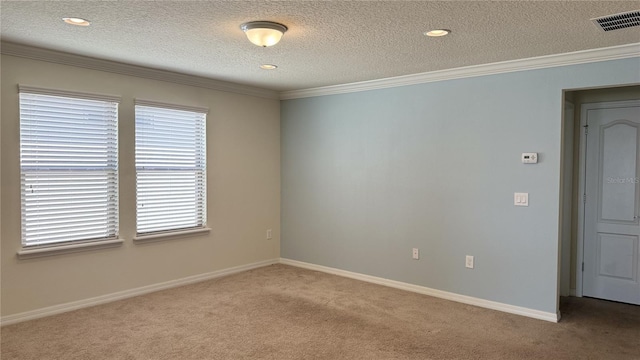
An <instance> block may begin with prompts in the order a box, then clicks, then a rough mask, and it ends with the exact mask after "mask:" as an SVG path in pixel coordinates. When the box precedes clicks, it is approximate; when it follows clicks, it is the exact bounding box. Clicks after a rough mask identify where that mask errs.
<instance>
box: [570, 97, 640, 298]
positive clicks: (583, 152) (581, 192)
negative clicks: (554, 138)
mask: <svg viewBox="0 0 640 360" xmlns="http://www.w3.org/2000/svg"><path fill="white" fill-rule="evenodd" d="M627 106H640V100H624V101H606V102H595V103H586V104H582V106H581V107H580V132H581V134H580V144H579V145H580V160H579V165H578V178H579V180H578V196H582V199H583V200H582V201H579V200H578V234H577V254H576V296H577V297H582V281H583V276H582V275H583V272H582V269H583V266H582V264H583V262H584V227H585V225H586V222H585V218H584V216H585V214H584V213H585V201H584V199H585V196H586V193H585V191H586V184H587V176H586V171H587V136H586V131H585V129H586V127H585V126H586V125H587V112H588V111H589V110H595V109H605V108H616V107H627Z"/></svg>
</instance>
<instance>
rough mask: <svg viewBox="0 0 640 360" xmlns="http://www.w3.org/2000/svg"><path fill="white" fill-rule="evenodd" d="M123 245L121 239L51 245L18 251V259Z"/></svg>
mask: <svg viewBox="0 0 640 360" xmlns="http://www.w3.org/2000/svg"><path fill="white" fill-rule="evenodd" d="M123 243H124V240H123V239H111V240H101V241H92V242H84V243H77V244H67V245H52V246H47V247H34V248H22V249H20V250H19V251H18V259H20V260H24V259H32V258H38V257H44V256H53V255H61V254H70V253H75V252H80V251H89V250H98V249H107V248H113V247H118V246H120V245H122V244H123Z"/></svg>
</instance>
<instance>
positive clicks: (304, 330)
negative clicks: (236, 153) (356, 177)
mask: <svg viewBox="0 0 640 360" xmlns="http://www.w3.org/2000/svg"><path fill="white" fill-rule="evenodd" d="M561 311H562V314H563V318H562V321H561V322H560V323H558V324H554V323H549V322H545V321H541V320H534V319H529V318H526V317H522V316H517V315H510V314H505V313H501V312H498V311H492V310H487V309H482V308H478V307H474V306H469V305H464V304H459V303H455V302H450V301H446V300H441V299H436V298H432V297H428V296H424V295H419V294H415V293H411V292H406V291H401V290H397V289H392V288H387V287H384V286H378V285H373V284H369V283H364V282H360V281H356V280H351V279H347V278H342V277H338V276H333V275H328V274H324V273H319V272H314V271H309V270H303V269H299V268H295V267H290V266H285V265H273V266H269V267H265V268H260V269H256V270H252V271H248V272H244V273H240V274H236V275H232V276H228V277H225V278H220V279H216V280H211V281H206V282H202V283H198V284H194V285H189V286H184V287H181V288H176V289H171V290H166V291H161V292H157V293H153V294H148V295H144V296H140V297H136V298H131V299H127V300H122V301H118V302H114V303H110V304H106V305H101V306H96V307H92V308H87V309H82V310H77V311H74V312H70V313H66V314H61V315H56V316H52V317H48V318H44V319H38V320H33V321H29V322H25V323H20V324H15V325H10V326H6V327H3V328H2V333H1V335H2V342H1V345H2V347H1V355H2V356H1V358H2V360H9V359H65V360H67V359H68V360H71V359H87V360H98V359H145V360H147V359H554V360H557V359H598V360H599V359H616V360H622V359H640V306H633V305H624V304H618V303H612V302H607V301H601V300H593V299H587V298H568V299H565V300H563V304H562V309H561Z"/></svg>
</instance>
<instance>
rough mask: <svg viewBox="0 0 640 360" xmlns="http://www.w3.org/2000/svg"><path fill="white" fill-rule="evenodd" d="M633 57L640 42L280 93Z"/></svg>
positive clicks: (339, 90) (330, 91) (288, 95)
mask: <svg viewBox="0 0 640 360" xmlns="http://www.w3.org/2000/svg"><path fill="white" fill-rule="evenodd" d="M631 57H640V43H633V44H626V45H620V46H612V47H606V48H599V49H590V50H582V51H576V52H570V53H564V54H554V55H546V56H539V57H533V58H527V59H518V60H510V61H501V62H496V63H490V64H482V65H473V66H465V67H459V68H454V69H446V70H438V71H430V72H424V73H419V74H412V75H403V76H396V77H390V78H384V79H378V80H369V81H361V82H355V83H350V84H343V85H332V86H322V87H317V88H310V89H301V90H290V91H283V92H281V93H280V99H281V100H289V99H299V98H306V97H315V96H324V95H336V94H346V93H353V92H360V91H368V90H376V89H386V88H392V87H399V86H407V85H416V84H424V83H430V82H436V81H444V80H453V79H461V78H468V77H476V76H484V75H494V74H501V73H509V72H515V71H524V70H535V69H544V68H550V67H557V66H566V65H576V64H585V63H592V62H599V61H607V60H618V59H625V58H631Z"/></svg>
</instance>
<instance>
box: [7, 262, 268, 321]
mask: <svg viewBox="0 0 640 360" xmlns="http://www.w3.org/2000/svg"><path fill="white" fill-rule="evenodd" d="M278 262H279V259H270V260H264V261H259V262H255V263H252V264H246V265H240V266H235V267H232V268H227V269H222V270H217V271H213V272H209V273H204V274H198V275H193V276H188V277H186V278H182V279H176V280H171V281H165V282H162V283H158V284H153V285H147V286H142V287H139V288H135V289H129V290H124V291H118V292H115V293H112V294H107V295H102V296H97V297H93V298H89V299H84V300H78V301H73V302H69V303H65V304H59V305H54V306H48V307H45V308H41V309H36V310H31V311H26V312H23V313H18V314H13V315H7V316H3V317H2V318H0V325H1V326H4V325H10V324H16V323H19V322H23V321H27V320H33V319H38V318H42V317H45V316H51V315H56V314H60V313H64V312H68V311H73V310H78V309H82V308H86V307H90V306H95V305H101V304H105V303H109V302H112V301H117V300H122V299H126V298H130V297H134V296H139V295H144V294H148V293H151V292H155V291H160V290H166V289H170V288H174V287H178V286H183V285H188V284H193V283H197V282H201V281H205V280H211V279H215V278H219V277H223V276H228V275H231V274H236V273H239V272H243V271H247V270H251V269H256V268H259V267H263V266H268V265H273V264H277V263H278Z"/></svg>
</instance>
